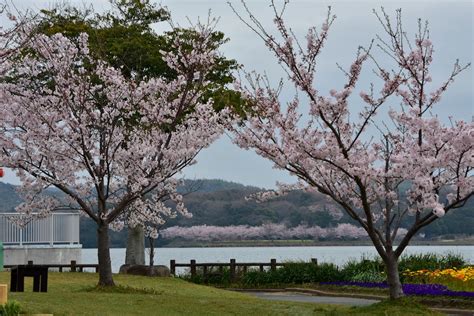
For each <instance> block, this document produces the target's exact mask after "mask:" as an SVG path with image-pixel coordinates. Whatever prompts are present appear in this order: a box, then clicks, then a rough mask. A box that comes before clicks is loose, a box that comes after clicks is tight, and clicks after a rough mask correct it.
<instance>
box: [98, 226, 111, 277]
mask: <svg viewBox="0 0 474 316" xmlns="http://www.w3.org/2000/svg"><path fill="white" fill-rule="evenodd" d="M97 247H98V251H97V256H98V257H99V258H98V259H99V284H98V285H99V286H115V283H114V280H113V278H112V263H111V261H110V247H109V227H108V225H107V224H106V223H103V222H101V223H100V224H99V228H98V229H97Z"/></svg>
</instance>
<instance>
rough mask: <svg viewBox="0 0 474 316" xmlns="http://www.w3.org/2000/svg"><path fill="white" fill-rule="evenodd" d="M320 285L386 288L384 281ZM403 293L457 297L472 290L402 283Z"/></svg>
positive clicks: (465, 294) (470, 294) (465, 295)
mask: <svg viewBox="0 0 474 316" xmlns="http://www.w3.org/2000/svg"><path fill="white" fill-rule="evenodd" d="M319 284H322V285H338V286H344V285H349V286H359V287H366V288H388V284H387V283H386V282H351V281H338V282H320V283H319ZM402 287H403V293H405V295H433V296H458V297H474V292H466V291H451V290H449V289H448V287H447V286H445V285H441V284H403V285H402Z"/></svg>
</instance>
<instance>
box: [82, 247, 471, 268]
mask: <svg viewBox="0 0 474 316" xmlns="http://www.w3.org/2000/svg"><path fill="white" fill-rule="evenodd" d="M404 253H405V254H416V253H437V254H447V253H455V254H461V255H462V256H463V257H464V258H465V259H466V260H467V261H469V262H470V263H473V264H474V246H409V247H408V248H407V249H406V250H405V252H404ZM146 255H147V256H148V253H146ZM363 255H365V256H369V257H373V256H376V255H377V253H376V251H375V248H373V247H371V246H324V247H222V248H157V249H156V250H155V264H162V265H167V266H169V263H170V260H172V259H174V260H176V262H178V263H185V262H189V260H191V259H195V260H196V262H198V263H199V262H229V260H230V259H236V261H237V262H270V259H272V258H274V259H277V262H281V261H287V260H303V261H309V260H310V259H311V258H316V259H318V262H332V263H335V264H337V265H343V264H344V263H346V262H347V261H348V260H350V259H360V258H361V257H362V256H363ZM111 259H112V270H113V272H118V270H119V268H120V266H121V265H122V264H123V263H124V262H125V249H124V248H113V249H111ZM82 263H97V249H82ZM178 272H179V271H178Z"/></svg>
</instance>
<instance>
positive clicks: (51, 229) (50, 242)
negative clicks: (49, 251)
mask: <svg viewBox="0 0 474 316" xmlns="http://www.w3.org/2000/svg"><path fill="white" fill-rule="evenodd" d="M49 226H50V227H49V244H50V245H51V246H52V245H53V243H54V214H51V219H50V220H49Z"/></svg>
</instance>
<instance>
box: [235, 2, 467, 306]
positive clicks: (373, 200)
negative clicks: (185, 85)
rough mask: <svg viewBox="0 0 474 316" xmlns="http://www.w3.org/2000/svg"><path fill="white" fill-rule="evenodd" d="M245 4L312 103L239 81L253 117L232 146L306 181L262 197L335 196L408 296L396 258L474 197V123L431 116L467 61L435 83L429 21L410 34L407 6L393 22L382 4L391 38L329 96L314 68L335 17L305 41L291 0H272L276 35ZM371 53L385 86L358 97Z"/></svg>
mask: <svg viewBox="0 0 474 316" xmlns="http://www.w3.org/2000/svg"><path fill="white" fill-rule="evenodd" d="M242 3H243V9H244V12H245V14H246V16H247V17H246V16H245V15H244V14H243V13H239V12H238V11H237V10H236V9H235V7H233V9H234V12H235V13H236V14H237V15H238V16H239V17H240V19H241V20H242V21H243V22H244V23H245V24H246V25H247V26H249V27H250V28H251V29H252V30H253V31H255V32H256V33H257V34H258V36H259V37H261V38H262V40H263V41H264V42H265V44H266V46H267V47H268V49H269V50H270V51H271V52H273V53H274V55H275V56H276V58H277V60H278V63H280V64H281V65H282V66H283V68H284V69H285V70H286V72H287V74H288V78H289V80H290V81H291V83H293V84H294V86H295V87H296V89H297V90H298V93H299V94H300V95H303V96H304V97H305V103H306V99H307V100H308V101H307V104H304V105H303V104H302V102H300V99H299V98H298V96H296V97H295V98H294V99H293V100H292V101H291V102H289V103H288V104H286V105H284V104H282V102H281V101H280V100H279V91H280V90H281V87H278V88H276V89H275V88H271V87H270V85H269V84H268V83H267V81H266V80H265V78H264V77H262V76H258V75H253V76H250V75H249V76H248V82H249V84H244V83H241V84H240V85H239V86H238V88H239V89H240V91H241V92H242V94H243V95H244V96H245V97H246V98H247V99H248V100H249V102H248V103H249V105H250V107H251V108H250V110H248V111H247V112H248V113H247V114H248V115H247V120H246V121H242V122H241V123H240V124H238V125H234V127H233V132H234V135H235V143H237V144H238V145H239V146H240V147H242V148H245V149H253V150H255V151H256V152H257V153H258V154H259V155H261V156H263V157H265V158H267V159H270V160H271V161H272V162H273V163H274V166H275V168H278V169H282V170H286V171H288V172H289V173H290V174H292V175H294V176H296V177H297V178H298V179H299V181H298V183H297V184H295V185H280V190H279V191H278V192H267V193H263V194H262V195H261V198H269V197H271V196H275V195H279V194H284V193H285V192H287V191H289V190H292V189H304V190H308V191H318V192H320V193H323V194H325V195H326V196H328V197H330V198H331V199H332V200H334V201H335V202H336V203H337V204H338V205H339V206H340V207H341V208H342V209H343V210H344V211H345V212H346V213H347V214H348V215H350V216H351V217H352V218H353V219H354V220H355V221H356V222H357V223H358V225H360V227H362V228H363V229H364V230H365V231H366V233H367V235H368V236H369V237H370V239H371V241H372V243H373V245H374V246H375V248H376V250H377V252H378V254H379V255H380V256H381V258H382V259H383V261H384V263H385V266H386V270H387V282H388V284H389V288H390V298H392V299H395V298H398V297H400V296H402V295H403V292H402V287H401V283H400V278H399V272H398V258H399V257H400V255H401V254H402V252H403V251H404V249H405V248H406V247H407V245H408V244H409V242H410V239H411V238H412V237H413V236H414V235H415V234H416V233H417V232H419V231H420V229H422V228H423V227H425V226H427V225H429V224H431V223H433V222H434V221H436V220H438V219H439V218H440V217H442V216H443V215H445V214H446V213H448V212H451V211H453V210H454V209H456V208H458V207H460V206H462V205H463V204H464V203H465V202H466V201H467V200H468V199H469V198H470V197H472V196H473V195H474V176H473V166H474V125H473V123H472V122H466V121H462V120H459V121H454V120H451V124H448V125H446V124H443V122H442V120H441V119H440V118H439V117H437V116H436V115H434V114H432V109H433V108H434V107H436V106H437V105H438V103H439V101H440V98H441V96H442V95H443V93H444V92H445V91H446V89H447V88H448V87H449V85H450V84H451V83H452V82H453V80H454V78H455V77H456V76H457V75H458V74H459V73H460V72H461V71H462V70H464V69H465V68H466V67H468V66H469V65H467V66H461V65H460V64H459V63H458V62H457V61H456V62H455V63H454V66H453V70H452V72H451V74H449V75H448V77H447V79H446V80H445V81H444V82H443V83H442V84H441V85H440V86H439V87H433V85H432V84H430V82H431V81H432V77H431V72H430V66H431V64H432V60H433V44H432V42H431V40H430V34H429V30H428V24H427V23H426V24H423V23H422V22H421V21H419V29H418V32H417V34H416V37H415V39H414V40H409V37H408V34H407V33H406V32H405V30H404V29H403V25H402V22H401V21H402V19H401V11H397V13H396V18H395V21H393V20H391V18H390V16H389V15H387V14H386V13H385V11H384V10H383V9H382V12H381V13H377V12H375V14H376V17H377V18H378V20H379V21H380V23H381V25H382V27H383V30H384V33H385V36H378V37H377V42H375V44H376V47H370V48H367V49H364V48H360V49H359V50H358V53H357V56H356V59H355V61H354V62H353V63H352V65H351V66H350V68H349V70H347V71H345V74H346V77H347V81H346V83H345V84H344V85H343V87H342V88H340V89H332V90H331V91H329V95H324V94H323V93H322V92H320V91H319V90H318V88H317V83H316V80H315V78H316V76H315V74H316V71H317V65H318V63H319V61H318V55H319V54H320V53H321V51H322V49H323V46H324V44H325V42H326V40H327V38H328V34H329V33H328V32H329V29H330V27H331V25H332V24H333V22H334V18H335V16H332V15H331V13H330V12H331V11H330V9H329V13H328V15H327V18H326V19H325V21H324V22H323V23H322V26H321V27H319V28H317V27H312V28H310V29H309V31H308V33H307V35H306V38H305V40H306V42H305V43H302V42H301V41H300V40H299V39H298V38H297V37H296V36H295V34H294V33H293V32H292V30H291V29H290V28H289V27H288V26H287V25H286V24H285V22H284V20H283V14H284V11H285V5H286V3H287V1H285V4H284V5H283V9H278V8H277V7H276V6H275V4H274V3H273V1H272V5H271V7H272V8H273V9H274V12H275V18H274V24H275V27H276V29H277V30H278V32H277V33H278V36H273V35H271V34H270V32H269V31H267V30H266V29H265V28H264V27H263V26H262V24H261V23H260V22H259V21H258V20H257V19H256V18H255V16H254V15H253V14H252V13H251V12H250V10H249V9H248V7H247V5H246V4H245V2H242ZM372 46H373V45H372ZM377 48H378V49H381V50H382V51H383V52H384V53H385V54H386V55H387V56H388V59H389V60H391V61H393V63H394V66H393V67H394V68H393V69H386V68H384V67H383V66H382V65H381V63H377V61H376V60H375V58H374V57H373V54H372V52H373V51H374V50H375V49H377ZM371 60H372V61H373V63H374V65H375V66H374V67H375V70H374V71H375V73H376V74H377V75H378V77H379V78H380V80H381V83H382V88H381V90H380V91H379V92H378V93H376V92H375V88H373V87H372V88H371V89H370V92H364V91H361V92H360V94H359V95H360V99H359V100H360V101H357V100H356V98H355V96H353V94H354V92H355V90H356V89H355V86H356V83H357V82H358V80H359V77H360V75H361V69H362V66H363V64H364V63H366V62H367V61H371ZM351 97H352V98H351ZM396 97H399V100H401V104H400V108H399V109H396V108H389V107H388V105H387V102H386V101H387V100H388V99H389V98H396ZM350 102H356V104H354V105H353V106H351V109H353V108H356V106H357V104H359V102H360V104H365V105H364V106H359V110H358V112H356V113H350V111H349V103H350ZM392 104H393V103H392ZM306 109H307V112H306V113H304V111H306ZM383 109H385V110H383ZM384 111H385V112H384ZM380 113H382V115H383V114H384V113H388V115H389V118H390V120H388V121H386V122H382V119H381V118H380V116H381V114H380ZM354 114H355V115H354ZM373 130H375V131H378V133H379V136H374V132H373ZM446 194H447V195H446ZM402 196H406V199H402V198H401V197H402ZM406 216H412V219H411V220H410V221H411V223H410V225H409V226H408V227H406V229H407V231H406V232H405V233H406V234H405V235H404V236H403V237H402V238H401V240H400V242H399V244H398V246H396V245H395V244H394V241H395V239H396V237H397V235H400V224H401V221H402V219H404V218H405V217H406Z"/></svg>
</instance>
